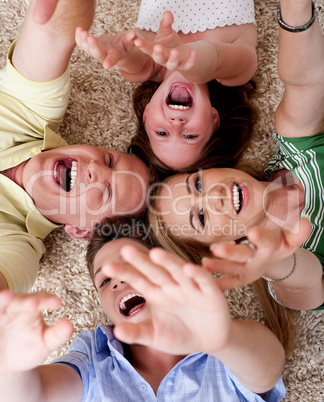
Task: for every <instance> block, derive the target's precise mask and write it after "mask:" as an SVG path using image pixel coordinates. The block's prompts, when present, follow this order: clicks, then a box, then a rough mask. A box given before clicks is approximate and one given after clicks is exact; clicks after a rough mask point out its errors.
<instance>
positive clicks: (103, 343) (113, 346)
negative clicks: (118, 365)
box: [95, 324, 124, 356]
mask: <svg viewBox="0 0 324 402" xmlns="http://www.w3.org/2000/svg"><path fill="white" fill-rule="evenodd" d="M95 345H96V350H97V353H99V352H101V351H102V350H104V349H106V348H107V346H108V348H109V350H110V353H111V354H112V355H113V354H115V352H116V351H117V352H118V353H120V354H121V355H122V356H124V348H123V345H122V343H121V342H120V341H119V340H118V339H116V338H115V336H114V332H113V326H112V325H104V324H101V325H99V326H98V327H97V328H96V332H95Z"/></svg>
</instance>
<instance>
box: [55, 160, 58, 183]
mask: <svg viewBox="0 0 324 402" xmlns="http://www.w3.org/2000/svg"><path fill="white" fill-rule="evenodd" d="M57 165H58V162H56V163H55V166H54V179H56V177H57V173H56V168H57Z"/></svg>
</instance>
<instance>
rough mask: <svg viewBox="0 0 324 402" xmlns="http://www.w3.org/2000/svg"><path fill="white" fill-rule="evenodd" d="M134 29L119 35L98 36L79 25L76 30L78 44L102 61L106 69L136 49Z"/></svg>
mask: <svg viewBox="0 0 324 402" xmlns="http://www.w3.org/2000/svg"><path fill="white" fill-rule="evenodd" d="M135 38H136V32H135V31H134V30H131V31H128V32H124V33H122V34H118V35H109V34H105V35H101V36H99V37H98V38H95V37H94V36H91V35H90V34H89V32H88V31H86V30H84V29H82V28H80V27H78V28H77V29H76V32H75V41H76V43H77V45H78V46H79V47H80V48H81V49H83V50H84V51H85V52H86V53H88V54H89V55H90V56H92V57H94V58H95V59H97V60H100V61H102V65H103V67H104V68H105V69H109V68H111V67H113V66H114V65H115V64H117V63H118V62H119V61H120V60H122V59H124V58H126V57H127V56H129V53H130V52H131V51H132V50H133V49H134V46H135V45H134V39H135Z"/></svg>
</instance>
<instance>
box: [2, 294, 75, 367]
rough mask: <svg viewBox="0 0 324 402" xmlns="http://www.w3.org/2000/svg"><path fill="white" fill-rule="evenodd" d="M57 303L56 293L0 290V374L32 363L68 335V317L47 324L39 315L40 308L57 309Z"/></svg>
mask: <svg viewBox="0 0 324 402" xmlns="http://www.w3.org/2000/svg"><path fill="white" fill-rule="evenodd" d="M60 304H61V300H60V299H59V298H58V297H57V296H55V295H50V294H47V293H44V292H41V293H32V294H14V293H13V292H11V291H7V290H5V291H2V292H0V355H1V359H0V374H7V373H17V372H21V371H26V370H29V369H32V368H34V367H36V366H37V365H39V364H41V363H42V362H43V361H44V360H45V358H46V357H47V356H48V354H49V353H50V352H51V351H53V350H54V349H56V348H57V347H58V346H59V345H61V344H62V343H63V342H64V341H66V340H67V339H68V338H69V337H70V336H71V335H72V333H73V326H72V324H71V323H70V321H69V320H67V319H61V320H59V321H58V322H57V323H56V324H55V325H53V326H51V327H48V326H47V325H46V324H45V323H44V321H43V319H42V314H41V313H42V310H43V309H57V308H58V307H59V306H60Z"/></svg>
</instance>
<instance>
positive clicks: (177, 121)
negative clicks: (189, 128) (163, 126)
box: [169, 116, 187, 126]
mask: <svg viewBox="0 0 324 402" xmlns="http://www.w3.org/2000/svg"><path fill="white" fill-rule="evenodd" d="M169 122H170V124H171V125H172V126H183V125H184V124H186V123H187V119H185V118H184V117H180V116H171V117H169Z"/></svg>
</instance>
